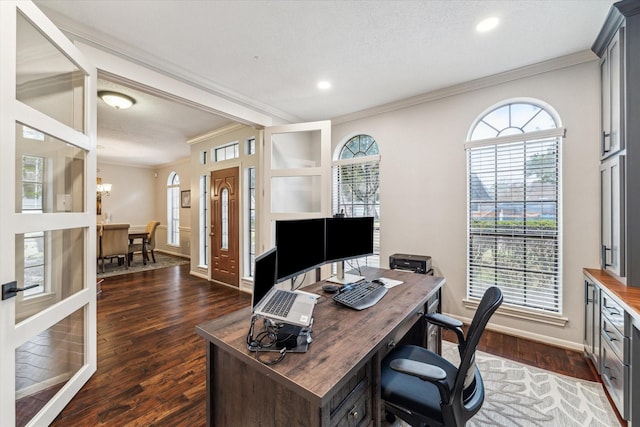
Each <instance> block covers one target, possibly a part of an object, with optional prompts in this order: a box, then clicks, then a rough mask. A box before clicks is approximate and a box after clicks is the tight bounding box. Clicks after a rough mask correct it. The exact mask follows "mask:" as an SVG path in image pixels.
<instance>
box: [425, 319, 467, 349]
mask: <svg viewBox="0 0 640 427" xmlns="http://www.w3.org/2000/svg"><path fill="white" fill-rule="evenodd" d="M424 320H426V321H427V323H433V324H434V325H436V326H441V327H443V328H445V329H448V330H451V331H453V332H455V333H456V337H457V339H458V351H459V352H460V355H462V349H463V348H464V346H465V344H466V340H465V338H464V331H463V330H462V325H463V323H462V322H461V321H460V320H458V319H454V318H453V317H449V316H445V315H444V314H441V313H427V314H425V315H424Z"/></svg>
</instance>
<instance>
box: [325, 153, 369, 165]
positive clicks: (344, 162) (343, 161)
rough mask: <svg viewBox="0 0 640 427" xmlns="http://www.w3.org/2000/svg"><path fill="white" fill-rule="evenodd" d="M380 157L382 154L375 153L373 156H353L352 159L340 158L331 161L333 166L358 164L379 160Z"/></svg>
mask: <svg viewBox="0 0 640 427" xmlns="http://www.w3.org/2000/svg"><path fill="white" fill-rule="evenodd" d="M380 159H381V156H380V154H374V155H373V156H360V157H353V158H351V159H338V160H334V161H333V162H331V166H342V165H357V164H360V163H369V162H379V161H380Z"/></svg>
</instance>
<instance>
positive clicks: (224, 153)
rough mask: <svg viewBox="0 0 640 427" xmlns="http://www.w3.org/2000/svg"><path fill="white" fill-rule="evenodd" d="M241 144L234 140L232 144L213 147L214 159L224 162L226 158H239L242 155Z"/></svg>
mask: <svg viewBox="0 0 640 427" xmlns="http://www.w3.org/2000/svg"><path fill="white" fill-rule="evenodd" d="M239 150H240V144H238V143H237V142H234V143H232V144H228V145H224V146H222V147H217V148H214V149H213V153H214V159H215V161H216V162H222V161H224V160H231V159H237V158H238V157H240V152H239Z"/></svg>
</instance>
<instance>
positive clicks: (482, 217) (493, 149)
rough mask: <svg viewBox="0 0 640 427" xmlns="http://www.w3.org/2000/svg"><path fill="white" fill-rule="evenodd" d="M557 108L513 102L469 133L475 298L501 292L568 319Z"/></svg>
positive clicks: (470, 261)
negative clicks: (563, 277)
mask: <svg viewBox="0 0 640 427" xmlns="http://www.w3.org/2000/svg"><path fill="white" fill-rule="evenodd" d="M563 135H564V129H563V128H562V127H561V126H560V119H559V117H558V116H557V114H555V112H553V110H552V109H551V108H550V107H545V106H543V105H542V103H538V102H535V101H532V102H529V101H527V102H512V103H507V104H503V105H500V106H499V107H497V108H493V109H491V110H490V111H489V112H488V113H486V114H483V115H482V116H480V117H479V118H478V119H477V120H476V122H475V123H474V125H473V126H472V127H471V130H470V132H469V141H468V142H467V144H466V146H465V148H466V152H467V172H468V176H467V178H468V194H467V201H468V224H467V226H468V257H467V273H468V274H467V276H468V284H467V292H468V295H469V297H475V298H480V297H482V294H483V293H484V291H485V289H487V288H488V287H490V286H493V285H497V286H499V287H500V288H501V289H502V291H503V294H504V296H505V303H509V304H512V305H516V306H521V307H526V308H531V309H536V310H543V311H547V312H554V313H561V310H562V292H561V281H560V270H561V266H562V263H561V251H560V240H559V225H560V223H561V221H560V220H561V216H560V200H559V189H560V174H559V170H560V146H561V142H562V136H563Z"/></svg>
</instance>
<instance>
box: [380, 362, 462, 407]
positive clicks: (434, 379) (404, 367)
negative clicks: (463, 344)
mask: <svg viewBox="0 0 640 427" xmlns="http://www.w3.org/2000/svg"><path fill="white" fill-rule="evenodd" d="M389 367H390V368H391V369H393V370H394V371H398V372H401V373H403V374H407V375H411V376H414V377H417V378H420V379H421V380H423V381H429V382H430V383H432V384H435V385H436V386H437V387H438V390H439V391H440V398H441V399H442V401H443V402H449V400H450V397H451V391H450V390H449V386H448V385H447V383H446V382H445V379H446V378H447V373H446V372H445V370H444V369H442V368H440V367H438V366H435V365H429V364H428V363H422V362H417V361H415V360H410V359H395V360H392V361H391V363H389Z"/></svg>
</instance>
